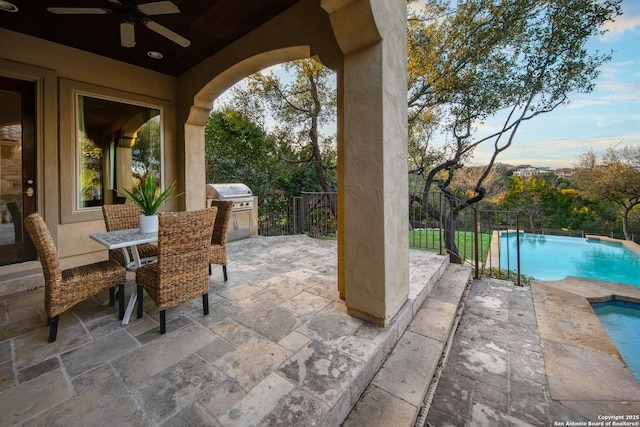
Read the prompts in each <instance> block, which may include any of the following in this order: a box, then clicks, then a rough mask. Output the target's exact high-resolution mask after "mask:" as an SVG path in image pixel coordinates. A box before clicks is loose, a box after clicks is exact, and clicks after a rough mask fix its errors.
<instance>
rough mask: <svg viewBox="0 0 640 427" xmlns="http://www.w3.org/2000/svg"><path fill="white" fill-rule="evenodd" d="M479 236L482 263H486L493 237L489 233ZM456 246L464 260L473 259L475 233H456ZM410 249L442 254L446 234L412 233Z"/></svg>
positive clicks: (430, 231)
mask: <svg viewBox="0 0 640 427" xmlns="http://www.w3.org/2000/svg"><path fill="white" fill-rule="evenodd" d="M479 236H480V240H479V241H478V248H479V250H480V262H485V261H486V260H487V254H488V253H489V245H490V244H491V235H490V234H488V233H480V234H479ZM441 238H442V242H441ZM441 245H442V248H441ZM456 245H457V246H458V252H459V254H460V256H461V257H462V258H464V259H472V258H473V257H474V243H473V232H471V231H456ZM409 247H410V248H411V249H424V250H427V251H431V252H440V250H441V249H442V251H444V250H445V244H444V234H443V235H441V233H440V231H439V230H413V231H410V232H409Z"/></svg>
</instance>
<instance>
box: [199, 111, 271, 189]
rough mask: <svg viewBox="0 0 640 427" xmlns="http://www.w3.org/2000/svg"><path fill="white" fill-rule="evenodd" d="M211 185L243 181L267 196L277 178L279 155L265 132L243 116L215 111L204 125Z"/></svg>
mask: <svg viewBox="0 0 640 427" xmlns="http://www.w3.org/2000/svg"><path fill="white" fill-rule="evenodd" d="M204 133H205V159H206V179H207V182H208V183H220V182H242V183H245V184H247V185H248V186H249V187H250V188H251V189H252V191H253V192H254V193H255V194H260V195H261V194H264V193H265V192H267V190H268V189H269V187H270V186H271V182H272V180H273V179H274V176H275V175H276V172H275V170H276V169H277V167H276V164H277V162H278V155H277V152H276V150H275V148H274V144H273V141H272V140H270V139H269V137H268V135H267V134H266V132H265V131H264V130H263V129H262V128H261V127H260V126H258V125H256V124H255V123H253V122H252V121H251V120H250V119H249V118H247V117H246V116H245V115H244V114H242V113H240V112H237V111H233V110H228V109H227V110H222V111H217V110H216V111H213V112H212V113H211V115H210V116H209V121H208V122H207V125H206V126H205V130H204Z"/></svg>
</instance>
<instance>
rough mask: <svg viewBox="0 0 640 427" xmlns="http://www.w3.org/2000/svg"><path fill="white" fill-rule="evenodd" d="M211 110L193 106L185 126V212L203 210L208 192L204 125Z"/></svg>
mask: <svg viewBox="0 0 640 427" xmlns="http://www.w3.org/2000/svg"><path fill="white" fill-rule="evenodd" d="M210 112H211V109H210V108H205V107H198V106H195V105H194V106H192V107H191V114H190V115H189V119H188V121H187V123H186V124H185V125H184V186H185V187H184V189H182V191H184V203H185V210H187V211H193V210H197V209H203V208H204V207H205V205H206V202H207V200H206V198H207V190H206V187H205V185H206V184H207V183H206V171H205V152H204V146H205V144H204V124H205V123H206V122H207V119H208V118H209V113H210Z"/></svg>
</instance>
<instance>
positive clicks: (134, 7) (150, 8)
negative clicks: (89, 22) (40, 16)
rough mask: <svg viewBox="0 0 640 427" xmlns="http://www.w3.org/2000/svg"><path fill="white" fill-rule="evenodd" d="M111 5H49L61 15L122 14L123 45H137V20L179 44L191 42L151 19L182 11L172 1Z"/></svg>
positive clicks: (114, 1)
mask: <svg viewBox="0 0 640 427" xmlns="http://www.w3.org/2000/svg"><path fill="white" fill-rule="evenodd" d="M108 1H109V3H111V6H110V7H104V8H102V7H48V8H47V10H48V11H49V12H51V13H55V14H60V15H103V14H108V13H114V14H118V15H120V16H121V19H120V44H121V45H122V47H134V46H135V45H136V38H135V29H134V25H135V22H136V21H138V22H141V23H142V24H143V25H144V26H145V27H147V28H148V29H150V30H151V31H155V32H156V33H158V34H160V35H161V36H164V37H166V38H168V39H169V40H171V41H172V42H174V43H177V44H179V45H180V46H182V47H188V46H189V45H191V42H190V41H189V40H187V39H186V38H184V37H182V36H181V35H180V34H177V33H174V32H173V31H171V30H170V29H168V28H167V27H164V26H162V25H160V24H158V23H157V22H154V21H152V20H151V19H149V16H152V15H164V14H169V13H180V9H178V6H176V5H175V4H173V3H171V2H170V1H157V2H153V3H144V4H136V3H135V2H133V1H131V0H108Z"/></svg>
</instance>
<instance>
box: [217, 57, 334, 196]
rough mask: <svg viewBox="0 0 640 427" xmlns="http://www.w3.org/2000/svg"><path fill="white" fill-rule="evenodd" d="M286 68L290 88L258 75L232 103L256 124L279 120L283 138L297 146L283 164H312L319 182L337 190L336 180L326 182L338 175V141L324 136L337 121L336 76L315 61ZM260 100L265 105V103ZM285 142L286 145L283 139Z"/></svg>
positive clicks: (237, 91) (236, 92) (289, 64)
mask: <svg viewBox="0 0 640 427" xmlns="http://www.w3.org/2000/svg"><path fill="white" fill-rule="evenodd" d="M284 69H285V70H286V71H287V72H288V73H290V74H292V75H293V80H292V81H291V82H289V83H285V82H283V81H281V80H280V79H279V78H278V77H276V76H275V75H273V74H262V73H256V74H254V75H252V76H250V77H248V78H247V80H246V82H247V89H246V90H242V89H235V90H234V93H233V96H232V100H231V101H230V102H229V104H233V105H241V106H242V108H246V109H249V110H250V111H251V113H247V114H248V115H249V114H250V115H253V116H254V117H255V118H256V119H257V118H258V117H262V118H261V119H258V120H260V121H262V122H265V121H266V120H265V118H264V117H265V115H268V116H270V117H273V118H275V119H277V120H278V123H279V124H278V128H279V129H278V130H277V131H276V132H277V133H279V134H280V135H283V134H287V135H288V136H289V141H288V142H287V143H286V144H288V145H290V146H291V147H295V148H294V150H293V152H292V154H294V156H292V157H284V156H283V157H282V158H281V159H282V160H283V161H286V162H290V163H306V164H309V163H311V164H312V165H313V168H314V171H315V175H316V178H317V181H318V183H319V185H320V187H321V188H322V191H324V192H327V193H328V192H331V191H334V190H335V180H333V182H332V180H331V179H330V178H329V177H327V173H328V172H329V171H332V170H335V168H336V163H335V160H336V158H335V155H333V154H332V153H335V150H334V149H333V139H332V138H331V137H326V136H324V137H323V135H322V134H321V128H322V126H323V125H325V124H329V123H333V122H334V121H335V106H336V89H335V84H333V82H332V79H331V77H332V75H333V73H332V72H331V71H330V70H329V69H328V68H326V67H324V66H323V65H322V64H320V63H318V62H316V61H314V60H313V59H304V60H299V61H292V62H287V63H285V64H284ZM259 99H263V100H265V101H266V104H267V105H265V104H264V103H261V102H260V101H259ZM281 141H282V140H281Z"/></svg>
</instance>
